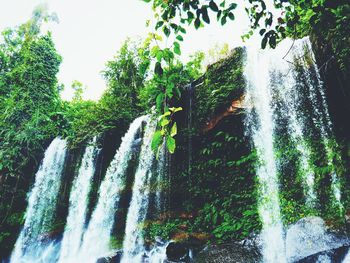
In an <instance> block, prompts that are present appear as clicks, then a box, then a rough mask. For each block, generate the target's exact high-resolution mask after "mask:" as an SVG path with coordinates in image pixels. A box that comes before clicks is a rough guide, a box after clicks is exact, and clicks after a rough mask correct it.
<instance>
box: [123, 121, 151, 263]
mask: <svg viewBox="0 0 350 263" xmlns="http://www.w3.org/2000/svg"><path fill="white" fill-rule="evenodd" d="M155 129H156V122H155V121H154V120H151V119H148V123H147V126H146V130H145V133H144V136H143V143H142V147H141V153H140V157H139V165H138V167H137V170H136V173H135V181H134V186H133V193H132V198H131V202H130V206H129V210H128V214H127V219H126V227H125V237H124V242H123V257H122V260H121V263H141V260H142V257H143V254H144V240H143V236H142V227H143V223H144V221H145V218H146V215H147V210H148V204H149V192H150V182H151V177H152V164H153V161H154V153H153V151H152V149H151V142H152V137H153V133H154V132H155Z"/></svg>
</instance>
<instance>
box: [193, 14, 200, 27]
mask: <svg viewBox="0 0 350 263" xmlns="http://www.w3.org/2000/svg"><path fill="white" fill-rule="evenodd" d="M200 25H201V21H200V20H199V18H198V17H197V18H196V20H194V27H195V28H196V29H198V28H199V27H200Z"/></svg>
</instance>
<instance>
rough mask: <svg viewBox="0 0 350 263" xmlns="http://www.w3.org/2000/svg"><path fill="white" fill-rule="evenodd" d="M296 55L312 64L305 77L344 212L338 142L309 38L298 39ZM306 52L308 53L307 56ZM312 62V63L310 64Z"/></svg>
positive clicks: (335, 193) (338, 202) (305, 64)
mask: <svg viewBox="0 0 350 263" xmlns="http://www.w3.org/2000/svg"><path fill="white" fill-rule="evenodd" d="M295 46H296V47H295V48H294V49H293V50H294V56H295V57H296V58H298V63H300V64H301V65H302V66H303V68H304V69H307V68H308V66H309V67H310V66H311V69H309V70H305V72H304V74H305V78H306V82H307V84H308V88H309V99H310V101H311V103H312V107H313V110H314V114H315V116H316V118H315V120H314V122H315V125H316V126H317V128H318V130H319V132H320V134H321V140H322V142H323V145H324V150H325V153H326V158H327V164H328V166H329V167H331V170H332V172H331V188H332V192H333V197H334V199H335V205H336V206H337V207H338V208H339V209H340V211H341V212H342V211H343V210H344V208H343V205H342V203H341V187H340V182H339V178H338V175H337V173H336V171H335V166H336V164H335V163H334V156H336V155H337V153H336V151H337V147H338V146H337V144H336V143H335V142H334V144H335V145H331V141H330V139H331V137H332V136H333V131H332V126H333V125H332V122H331V119H330V116H329V112H328V106H327V102H326V95H325V90H324V85H323V82H322V80H321V77H320V73H319V70H318V68H317V65H316V63H315V56H314V53H313V52H312V47H311V43H310V40H309V38H304V39H302V40H299V41H297V43H296V44H295ZM305 53H307V54H306V55H308V56H309V57H308V56H306V55H305ZM310 64H311V65H310Z"/></svg>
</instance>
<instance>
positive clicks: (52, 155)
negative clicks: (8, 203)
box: [11, 138, 66, 263]
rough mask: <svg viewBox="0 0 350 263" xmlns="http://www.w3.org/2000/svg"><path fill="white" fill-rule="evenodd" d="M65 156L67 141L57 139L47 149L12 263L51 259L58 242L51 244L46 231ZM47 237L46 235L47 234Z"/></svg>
mask: <svg viewBox="0 0 350 263" xmlns="http://www.w3.org/2000/svg"><path fill="white" fill-rule="evenodd" d="M65 156H66V141H65V140H61V139H60V138H56V139H54V140H53V141H52V143H51V144H50V146H49V147H48V148H47V150H46V151H45V157H44V159H43V162H42V164H41V165H40V168H39V170H38V172H37V173H36V175H35V183H34V186H33V188H32V190H31V192H30V193H29V199H28V207H27V210H26V219H25V223H24V227H23V229H22V231H21V233H20V235H19V237H18V239H17V241H16V244H15V248H14V251H13V253H12V256H11V262H12V263H17V262H50V261H52V259H51V258H50V255H52V254H55V253H51V251H53V250H54V251H55V250H56V249H57V248H56V245H54V244H52V243H51V244H49V243H48V241H47V240H46V239H45V236H44V235H45V234H47V232H48V231H50V227H51V225H52V222H53V219H54V216H55V210H56V204H57V196H58V193H59V189H60V186H61V175H62V170H63V166H64V160H65ZM46 238H47V237H46Z"/></svg>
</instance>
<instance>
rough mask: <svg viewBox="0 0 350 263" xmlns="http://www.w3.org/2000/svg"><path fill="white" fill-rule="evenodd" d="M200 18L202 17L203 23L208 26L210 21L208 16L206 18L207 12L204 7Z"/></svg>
mask: <svg viewBox="0 0 350 263" xmlns="http://www.w3.org/2000/svg"><path fill="white" fill-rule="evenodd" d="M201 10H202V16H203V20H204V22H206V23H207V24H210V19H209V16H208V10H207V8H206V7H204V6H203V7H202V9H201Z"/></svg>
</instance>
